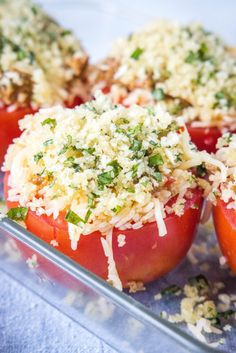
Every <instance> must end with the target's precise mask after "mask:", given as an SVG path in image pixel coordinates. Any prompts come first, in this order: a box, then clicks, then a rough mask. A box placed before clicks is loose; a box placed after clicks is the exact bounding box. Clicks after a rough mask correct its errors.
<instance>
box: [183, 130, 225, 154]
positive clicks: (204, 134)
mask: <svg viewBox="0 0 236 353" xmlns="http://www.w3.org/2000/svg"><path fill="white" fill-rule="evenodd" d="M187 129H188V132H189V135H190V137H191V140H192V142H193V143H195V145H196V146H197V148H198V150H200V151H203V150H206V151H207V152H208V153H215V152H216V143H217V140H218V138H219V137H221V136H222V131H221V129H220V128H218V127H216V126H212V127H210V126H209V127H193V126H191V125H189V124H188V125H187Z"/></svg>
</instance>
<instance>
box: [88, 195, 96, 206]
mask: <svg viewBox="0 0 236 353" xmlns="http://www.w3.org/2000/svg"><path fill="white" fill-rule="evenodd" d="M94 200H95V196H94V194H91V195H89V196H88V208H95V201H94Z"/></svg>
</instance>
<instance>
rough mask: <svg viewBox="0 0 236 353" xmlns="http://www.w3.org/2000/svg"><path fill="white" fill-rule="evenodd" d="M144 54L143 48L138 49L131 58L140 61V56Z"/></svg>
mask: <svg viewBox="0 0 236 353" xmlns="http://www.w3.org/2000/svg"><path fill="white" fill-rule="evenodd" d="M142 53H143V49H141V48H136V49H135V50H134V51H133V53H132V54H131V56H130V57H131V58H132V59H134V60H138V59H139V57H140V55H141V54H142Z"/></svg>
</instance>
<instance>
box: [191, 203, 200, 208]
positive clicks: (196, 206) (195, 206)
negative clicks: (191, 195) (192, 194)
mask: <svg viewBox="0 0 236 353" xmlns="http://www.w3.org/2000/svg"><path fill="white" fill-rule="evenodd" d="M191 208H193V209H195V210H198V209H199V206H198V204H197V203H194V204H193V205H192V206H191Z"/></svg>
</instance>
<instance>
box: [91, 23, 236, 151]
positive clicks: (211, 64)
mask: <svg viewBox="0 0 236 353" xmlns="http://www.w3.org/2000/svg"><path fill="white" fill-rule="evenodd" d="M235 68H236V58H235V54H233V52H232V51H231V50H230V48H228V47H227V45H226V44H225V43H224V42H223V41H222V40H221V39H220V38H218V37H217V36H216V35H215V34H213V33H210V32H208V31H206V29H204V28H203V27H202V26H201V25H197V24H189V25H186V26H183V25H179V24H177V23H172V22H169V21H160V22H156V23H153V24H152V25H149V26H146V27H145V28H143V29H142V30H139V31H137V32H134V33H132V34H131V35H130V36H129V37H128V38H124V39H121V40H119V41H117V42H116V43H114V46H113V50H112V51H111V52H110V53H109V54H108V57H107V59H105V60H104V61H103V62H102V63H98V64H97V66H95V67H94V68H93V69H92V70H91V73H90V82H91V86H93V87H94V89H96V88H97V87H99V88H100V89H101V88H103V89H105V90H106V92H109V94H110V95H111V97H112V99H113V101H114V103H117V102H119V103H121V102H122V103H123V104H125V105H127V106H128V105H130V104H133V103H137V104H141V105H146V106H150V105H151V106H153V105H156V104H158V105H161V106H165V107H166V108H167V110H168V111H169V112H170V114H172V115H175V116H180V115H182V116H183V117H184V119H185V123H186V125H187V127H188V130H189V134H190V136H191V139H192V141H193V142H194V143H195V144H196V146H197V148H198V149H200V150H207V151H208V152H215V148H216V142H217V139H218V138H219V137H220V136H221V135H222V131H224V132H225V131H226V130H231V131H234V130H235V127H236V125H235V116H236V76H235Z"/></svg>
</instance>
